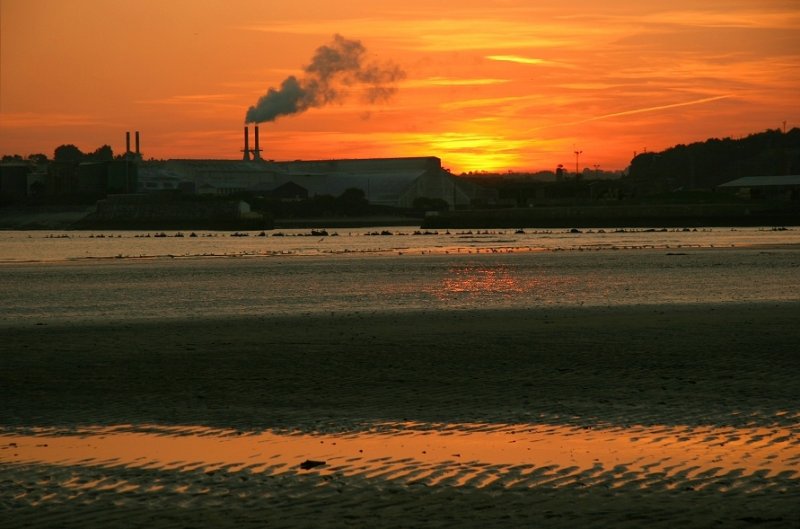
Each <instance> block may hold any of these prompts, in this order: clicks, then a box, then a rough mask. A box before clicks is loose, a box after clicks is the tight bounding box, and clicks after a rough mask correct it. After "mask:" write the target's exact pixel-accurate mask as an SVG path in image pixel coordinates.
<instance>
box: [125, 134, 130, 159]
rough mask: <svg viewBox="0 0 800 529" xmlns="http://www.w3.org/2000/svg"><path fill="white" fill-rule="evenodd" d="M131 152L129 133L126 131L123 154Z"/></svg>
mask: <svg viewBox="0 0 800 529" xmlns="http://www.w3.org/2000/svg"><path fill="white" fill-rule="evenodd" d="M130 152H131V133H130V131H127V132H126V133H125V154H130Z"/></svg>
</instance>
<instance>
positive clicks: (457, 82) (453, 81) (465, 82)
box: [401, 77, 510, 88]
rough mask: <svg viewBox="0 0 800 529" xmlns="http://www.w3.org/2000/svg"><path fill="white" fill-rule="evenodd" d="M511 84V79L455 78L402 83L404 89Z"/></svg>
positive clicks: (414, 80) (430, 78)
mask: <svg viewBox="0 0 800 529" xmlns="http://www.w3.org/2000/svg"><path fill="white" fill-rule="evenodd" d="M508 82H510V80H509V79H495V78H485V79H459V78H454V77H427V78H425V79H410V80H408V81H405V82H404V83H402V85H401V86H402V87H404V88H421V87H430V86H490V85H498V84H504V83H508Z"/></svg>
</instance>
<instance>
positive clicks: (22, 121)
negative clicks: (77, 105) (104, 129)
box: [0, 112, 105, 128]
mask: <svg viewBox="0 0 800 529" xmlns="http://www.w3.org/2000/svg"><path fill="white" fill-rule="evenodd" d="M0 122H2V124H3V128H28V127H36V128H42V127H87V126H93V125H100V124H105V121H104V120H103V119H101V118H100V117H98V116H91V115H89V114H63V113H61V114H58V113H56V114H39V113H34V112H12V113H4V114H0Z"/></svg>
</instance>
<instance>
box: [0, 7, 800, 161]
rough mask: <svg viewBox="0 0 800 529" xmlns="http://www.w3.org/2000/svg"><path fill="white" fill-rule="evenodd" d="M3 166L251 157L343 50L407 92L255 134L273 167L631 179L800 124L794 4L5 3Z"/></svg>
mask: <svg viewBox="0 0 800 529" xmlns="http://www.w3.org/2000/svg"><path fill="white" fill-rule="evenodd" d="M0 14H1V15H2V21H1V24H2V26H1V27H0V39H2V42H1V44H2V49H0V66H2V70H1V72H0V73H1V75H2V78H1V79H0V90H1V91H0V154H22V155H23V156H25V155H28V154H31V153H38V152H43V153H45V154H48V155H49V156H52V154H53V149H54V148H55V147H56V146H58V145H61V144H64V143H74V144H76V145H77V146H78V147H80V148H81V149H82V150H84V151H92V150H94V149H96V148H97V147H99V146H101V145H103V144H110V145H111V146H112V148H113V149H114V151H115V152H116V153H120V152H122V151H123V150H124V139H125V131H127V130H130V131H134V130H139V131H141V137H142V151H143V154H144V156H145V157H146V158H150V157H153V158H231V159H235V158H238V157H240V156H241V154H240V153H239V150H240V149H241V148H242V139H241V136H242V125H243V124H244V119H245V113H246V112H247V109H248V107H250V106H251V105H254V104H255V103H256V101H257V100H258V99H259V97H261V96H263V95H264V94H265V93H266V92H267V90H268V89H269V88H270V87H273V88H278V87H280V85H281V83H282V82H283V80H284V79H286V78H287V77H288V76H291V75H294V76H297V77H302V76H303V75H304V73H303V68H304V67H305V66H307V65H308V64H309V63H310V61H311V58H312V57H313V56H314V53H315V50H316V49H317V48H319V47H320V46H322V45H325V44H328V43H330V42H331V41H332V39H333V37H334V35H336V34H340V35H342V36H344V37H345V38H347V39H354V40H359V41H361V43H362V44H363V45H364V47H365V48H366V50H367V55H368V57H369V60H370V61H374V62H376V63H380V64H386V63H393V64H395V65H396V66H399V68H401V69H402V70H403V71H404V72H405V77H404V78H403V79H402V80H401V81H399V83H398V85H397V87H398V90H397V92H396V93H395V94H394V96H393V97H391V98H390V99H389V100H387V101H383V102H377V103H369V102H366V101H365V100H364V98H363V97H360V94H359V91H360V87H359V86H358V85H352V86H350V87H348V91H347V92H346V93H345V97H343V98H342V100H340V101H336V102H333V103H332V104H330V105H326V106H322V107H319V108H310V109H308V110H307V111H305V112H302V113H299V114H295V115H290V116H282V117H279V118H277V119H276V120H275V121H273V122H267V123H263V124H262V125H261V143H262V145H261V147H262V148H263V149H264V156H265V157H266V158H270V159H276V160H291V159H327V158H355V157H359V158H360V157H390V156H429V155H430V156H438V157H440V158H441V159H442V164H443V165H444V166H445V167H448V168H450V169H452V170H453V171H454V172H459V173H460V172H462V171H473V170H502V171H505V170H539V169H554V168H555V167H556V166H557V165H558V164H564V165H567V166H568V167H570V168H571V169H572V168H574V164H575V155H574V154H573V153H574V151H575V150H580V151H583V153H582V155H581V157H580V165H581V167H593V166H594V165H598V166H599V167H600V168H602V169H608V170H611V169H622V168H624V167H626V166H627V165H628V163H629V162H630V159H631V157H632V156H633V153H634V152H642V151H643V150H645V149H647V150H649V151H654V150H661V149H664V148H667V147H670V146H672V145H674V144H677V143H689V142H693V141H701V140H704V139H706V138H709V137H727V136H730V137H738V136H742V135H746V134H748V133H752V132H759V131H762V130H765V129H768V128H773V129H774V128H780V127H782V126H783V122H784V121H786V122H787V126H788V127H795V126H800V3H798V1H797V0H670V1H661V0H653V1H648V2H642V1H641V0H604V1H602V2H598V1H597V0H572V1H570V2H564V1H563V0H558V1H555V0H539V1H534V0H527V1H523V0H496V1H491V0H480V1H478V0H457V1H456V0H402V1H401V0H384V1H381V2H376V1H374V0H347V1H343V2H330V1H327V0H325V1H323V0H294V1H292V2H277V1H272V0H269V1H265V0H170V1H162V0H136V1H126V0H116V1H115V0H69V1H67V0H2V1H1V2H0Z"/></svg>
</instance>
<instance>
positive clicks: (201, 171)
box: [137, 126, 496, 208]
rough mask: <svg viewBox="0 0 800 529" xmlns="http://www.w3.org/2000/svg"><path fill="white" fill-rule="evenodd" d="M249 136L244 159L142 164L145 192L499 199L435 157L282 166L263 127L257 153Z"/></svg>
mask: <svg viewBox="0 0 800 529" xmlns="http://www.w3.org/2000/svg"><path fill="white" fill-rule="evenodd" d="M249 136H250V135H249V128H248V127H245V128H244V148H243V149H242V152H243V156H242V159H241V160H180V159H175V160H166V161H149V162H141V163H140V166H139V171H138V186H139V191H140V192H154V191H163V190H180V191H183V192H185V193H196V194H215V195H230V194H233V193H239V192H253V193H263V194H270V193H272V192H274V191H275V190H277V189H279V188H283V189H285V188H286V186H287V185H290V184H291V185H290V187H292V188H293V189H295V195H296V196H302V195H305V196H307V197H313V196H316V195H332V196H339V195H341V194H342V193H343V192H344V191H345V190H347V189H350V188H357V189H361V190H362V191H363V192H364V195H365V197H366V198H367V200H368V202H369V203H370V204H373V205H382V206H392V207H401V208H410V207H412V205H413V203H414V200H415V199H417V198H428V199H440V200H443V201H444V202H446V203H447V204H448V205H449V206H450V207H451V208H452V207H454V206H468V205H470V204H473V203H474V202H475V201H482V202H485V203H491V202H492V201H493V200H494V199H495V198H496V197H495V194H494V192H493V191H491V190H485V189H483V188H481V187H479V186H477V185H475V184H472V183H470V182H465V181H463V180H459V179H456V178H454V177H453V176H452V175H450V174H449V173H448V172H446V171H444V170H443V169H442V164H441V160H440V159H439V158H436V157H433V156H426V157H408V158H372V159H342V160H310V161H307V160H295V161H289V162H276V161H272V160H265V159H263V157H262V155H261V152H262V150H261V148H260V140H259V133H258V127H257V126H256V127H255V138H254V143H253V148H252V149H251V148H250V137H249ZM137 144H138V134H137ZM301 189H302V190H305V193H304V192H303V191H301Z"/></svg>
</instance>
